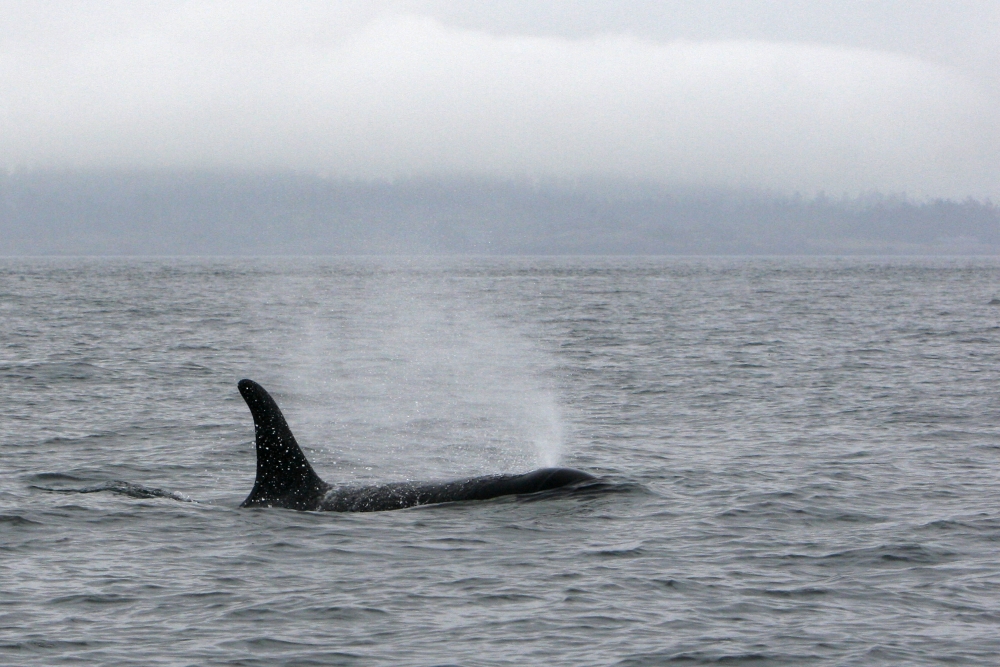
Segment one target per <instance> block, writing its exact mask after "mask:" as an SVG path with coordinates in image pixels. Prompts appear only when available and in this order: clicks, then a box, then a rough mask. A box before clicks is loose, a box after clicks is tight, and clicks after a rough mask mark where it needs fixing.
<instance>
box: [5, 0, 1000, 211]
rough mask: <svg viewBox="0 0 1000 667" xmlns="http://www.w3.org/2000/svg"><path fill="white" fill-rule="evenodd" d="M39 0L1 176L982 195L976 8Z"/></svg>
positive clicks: (991, 93)
mask: <svg viewBox="0 0 1000 667" xmlns="http://www.w3.org/2000/svg"><path fill="white" fill-rule="evenodd" d="M659 5H660V3H644V2H640V3H630V5H629V9H628V11H625V10H624V9H622V8H620V7H619V6H618V5H617V4H614V3H603V2H585V3H572V4H560V5H548V4H539V3H522V2H515V3H507V4H505V5H504V7H502V8H500V7H498V8H479V9H475V8H469V7H466V6H465V5H463V4H459V3H450V2H382V3H354V2H346V3H336V5H335V6H333V7H329V6H326V3H309V2H293V3H275V2H252V3H244V2H241V3H236V2H210V3H181V2H148V3H116V2H105V3H100V4H98V5H96V6H95V5H93V4H92V3H74V2H68V3H60V4H59V5H58V8H57V9H56V10H55V11H53V9H52V7H49V6H48V5H45V4H43V3H32V2H17V1H10V2H4V3H2V8H3V11H2V12H0V35H2V36H3V39H2V40H0V99H2V100H3V101H2V102H0V156H2V158H0V162H2V164H0V166H2V167H3V168H6V169H7V170H8V171H14V172H20V171H25V170H28V171H32V170H39V169H79V168H115V169H134V168H170V169H178V168H180V169H190V168H226V169H233V168H236V169H255V170H260V169H264V170H273V169H290V170H296V171H303V172H306V173H310V174H320V175H326V176H332V177H338V178H357V179H371V178H375V179H398V178H410V177H456V176H461V177H486V178H528V179H531V178H569V179H572V178H579V177H594V176H597V177H613V178H625V179H641V180H651V181H655V182H658V183H663V184H667V185H674V186H692V185H695V186H712V187H737V188H763V189H770V190H776V191H779V192H786V193H791V192H794V191H796V190H800V191H803V192H805V193H807V194H813V193H815V192H816V191H819V190H826V191H830V192H835V193H840V192H848V193H852V194H857V193H859V192H867V191H871V190H880V191H883V192H889V193H894V192H907V193H909V194H911V195H915V196H930V197H939V196H941V197H951V198H957V199H961V198H964V197H967V196H973V197H977V198H986V197H993V198H996V197H997V196H998V195H1000V189H998V188H1000V185H998V183H1000V178H998V177H1000V167H998V166H997V165H1000V159H998V155H1000V130H998V129H997V128H998V124H997V123H996V112H995V109H996V108H997V101H998V99H1000V97H998V94H997V91H998V90H1000V87H998V81H1000V76H998V74H997V65H996V59H995V57H994V56H992V55H990V54H994V55H995V53H996V52H997V51H996V49H997V37H996V36H995V35H994V34H993V33H992V31H990V30H988V29H987V28H986V26H989V25H996V24H997V19H998V18H1000V17H998V16H997V14H998V9H997V5H996V4H995V3H988V2H985V3H984V2H978V3H977V2H970V3H961V4H960V5H954V4H952V3H937V2H923V3H907V4H906V5H898V4H896V3H889V2H874V3H860V2H848V3H840V4H838V10H837V11H834V10H832V9H825V8H815V7H812V3H798V2H772V3H743V2H730V3H714V4H710V5H703V4H702V3H672V8H670V9H664V8H662V7H660V6H659Z"/></svg>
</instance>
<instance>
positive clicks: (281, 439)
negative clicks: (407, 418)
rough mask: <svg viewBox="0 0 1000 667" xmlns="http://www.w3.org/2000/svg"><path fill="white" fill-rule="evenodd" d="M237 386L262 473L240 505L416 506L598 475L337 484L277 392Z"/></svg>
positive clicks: (550, 472) (561, 471)
mask: <svg viewBox="0 0 1000 667" xmlns="http://www.w3.org/2000/svg"><path fill="white" fill-rule="evenodd" d="M237 386H238V387H239V390H240V394H241V395H242V396H243V400H245V401H246V402H247V406H248V407H249V408H250V414H252V415H253V425H254V433H255V437H256V446H257V478H256V480H255V481H254V485H253V490H252V491H250V495H249V496H247V499H246V500H244V501H243V503H242V504H241V505H240V507H282V508H285V509H292V510H300V511H318V510H321V511H331V512H383V511H387V510H398V509H403V508H406V507H414V506H416V505H432V504H437V503H449V502H455V501H460V500H487V499H489V498H496V497H499V496H509V495H521V494H529V493H538V492H540V491H548V490H551V489H558V488H561V487H564V486H571V485H574V484H582V483H584V482H590V481H594V480H596V479H597V478H596V477H594V476H593V475H590V474H588V473H585V472H583V471H580V470H574V469H572V468H542V469H540V470H535V471H533V472H529V473H525V474H522V475H486V476H484V477H473V478H471V479H460V480H454V481H448V482H396V483H393V484H384V485H381V486H365V487H357V488H334V487H333V486H332V485H330V484H327V483H326V482H324V481H323V480H322V479H320V478H319V475H317V474H316V472H315V471H314V470H313V469H312V466H311V465H309V461H308V460H306V456H305V454H303V453H302V449H301V448H300V447H299V445H298V443H297V442H296V441H295V436H294V435H292V431H291V429H290V428H288V423H287V422H286V421H285V417H284V415H282V414H281V410H280V409H279V408H278V404H277V403H276V402H275V401H274V399H273V398H271V395H270V394H268V393H267V391H265V389H264V388H263V387H261V386H260V385H259V384H257V383H256V382H254V381H253V380H240V382H239V384H238V385H237Z"/></svg>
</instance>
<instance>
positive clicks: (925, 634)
mask: <svg viewBox="0 0 1000 667" xmlns="http://www.w3.org/2000/svg"><path fill="white" fill-rule="evenodd" d="M997 296H1000V264H998V263H997V262H994V261H989V260H937V261H931V260H896V261H892V262H888V261H881V262H880V261H868V260H833V259H829V260H794V259H789V260H758V259H755V260H740V259H704V260H696V259H686V260H681V259H673V260H668V259H663V260H658V259H646V260H635V259H585V258H581V259H517V260H514V259H512V260H472V259H463V260H429V259H425V260H412V261H408V260H404V259H384V260H374V259H328V260H319V259H314V260H271V261H265V260H197V261H196V260H150V261H139V260H96V259H95V260H81V259H75V260H2V261H0V350H2V351H0V452H2V458H0V663H2V664H11V665H90V664H94V665H510V664H517V665H536V664H537V665H660V664H673V663H678V664H717V663H723V664H745V663H746V664H755V665H876V664H877V665H891V664H898V665H932V664H962V665H994V664H996V663H997V660H998V655H1000V557H998V554H997V548H998V546H1000V510H998V505H1000V493H998V491H1000V429H998V426H997V425H998V423H1000V383H998V380H1000V364H998V361H1000V359H998V351H1000V306H998V305H993V304H991V303H990V302H991V300H992V299H994V298H995V297H997ZM243 377H249V378H252V379H254V380H257V381H258V382H260V383H261V384H263V385H264V386H265V387H267V388H268V389H269V390H270V391H271V393H272V394H273V395H274V396H275V397H276V399H277V400H278V402H279V404H280V405H281V406H282V407H283V409H284V411H285V414H286V416H287V418H288V421H289V423H290V425H291V427H292V429H293V431H295V433H296V435H297V437H298V439H299V441H300V443H302V444H303V445H304V447H305V449H306V452H307V455H308V456H309V457H310V458H311V460H312V462H313V466H314V467H315V468H316V470H317V472H318V473H319V474H320V476H322V477H323V478H324V479H326V480H327V481H329V482H332V483H336V484H341V483H343V484H351V483H360V482H365V483H368V482H379V481H397V480H405V479H419V480H425V479H448V478H456V477H462V476H466V475H477V474H486V473H493V472H516V471H524V470H529V469H531V468H534V467H537V466H541V465H553V464H557V463H558V464H561V465H568V466H573V467H577V468H580V469H583V470H586V471H589V472H591V473H594V474H596V475H599V476H601V477H602V478H603V479H604V481H605V484H604V485H603V486H601V487H599V488H594V489H590V490H586V489H584V490H582V491H580V492H571V493H566V494H561V495H560V494H557V495H554V496H550V497H542V498H531V497H523V498H502V499H496V500H493V501H486V502H479V503H455V504H450V505H439V506H427V507H420V508H414V509H410V510H402V511H397V512H385V513H376V514H356V515H346V514H335V513H297V512H293V511H287V510H277V509H260V510H240V509H237V505H238V504H239V503H240V501H241V500H242V499H243V498H244V497H245V495H246V494H247V493H248V492H249V490H250V487H251V485H252V483H253V476H254V469H255V468H254V466H255V462H254V450H253V442H252V439H253V426H252V421H251V419H250V415H249V412H248V410H247V408H246V406H245V404H244V403H243V402H242V400H241V398H240V396H239V394H238V392H237V391H236V382H237V381H238V380H239V379H241V378H243ZM82 491H85V493H82Z"/></svg>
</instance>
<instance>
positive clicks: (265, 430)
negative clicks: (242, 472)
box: [237, 380, 330, 510]
mask: <svg viewBox="0 0 1000 667" xmlns="http://www.w3.org/2000/svg"><path fill="white" fill-rule="evenodd" d="M237 386H238V387H239V389H240V394H241V395H242V396H243V400H245V401H246V402H247V407H249V408H250V414H252V415H253V426H254V432H255V434H256V440H257V479H256V481H255V482H254V485H253V490H252V491H250V495H249V496H247V499H246V500H244V501H243V503H242V504H241V505H240V507H258V506H265V507H271V506H273V507H286V508H288V509H299V510H308V509H315V507H313V505H316V504H318V501H319V498H321V497H322V495H323V494H324V493H325V492H326V490H327V489H328V488H330V487H329V486H328V485H327V484H326V483H325V482H324V481H323V480H321V479H320V478H319V476H318V475H317V474H316V472H315V471H314V470H313V469H312V466H311V465H309V461H308V460H307V459H306V455H305V454H303V453H302V449H301V448H300V447H299V445H298V443H297V442H295V436H294V435H292V429H290V428H288V422H286V421H285V416H284V415H282V414H281V410H280V409H279V408H278V404H277V403H275V402H274V399H273V398H271V395H270V394H268V393H267V391H265V390H264V388H263V387H261V386H260V385H259V384H257V383H256V382H254V381H253V380H240V382H239V384H238V385H237Z"/></svg>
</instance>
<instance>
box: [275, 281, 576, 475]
mask: <svg viewBox="0 0 1000 667" xmlns="http://www.w3.org/2000/svg"><path fill="white" fill-rule="evenodd" d="M290 287H292V285H290ZM294 289H296V290H299V291H303V290H304V291H308V293H309V301H310V306H309V307H308V308H302V310H301V312H300V313H299V315H297V317H299V318H300V324H301V326H300V327H299V328H298V329H297V331H296V334H295V336H294V338H293V339H292V340H289V341H287V343H285V344H284V345H283V346H282V350H281V353H282V362H281V363H282V370H283V373H284V374H285V376H286V378H285V379H286V384H287V385H288V386H289V387H293V388H294V391H295V392H296V394H297V395H298V398H297V402H296V404H295V405H289V406H288V407H287V408H286V414H287V415H288V417H289V420H290V421H293V420H294V424H295V426H293V428H294V430H295V432H296V434H297V435H298V437H299V440H300V442H301V443H302V444H303V445H306V446H308V445H313V446H316V447H320V448H322V449H323V450H324V453H325V454H326V455H328V456H332V458H334V459H335V460H336V465H337V466H338V467H339V470H338V474H339V475H340V476H341V477H342V478H345V479H355V480H361V479H364V478H378V479H387V478H401V479H402V478H411V479H412V478H420V477H429V478H434V477H436V478H442V477H454V476H461V475H475V474H483V473H489V472H513V471H523V470H528V469H531V468H535V467H539V466H554V465H557V464H558V462H559V460H560V457H561V450H562V437H563V422H562V418H561V414H560V410H559V406H558V402H557V400H556V394H555V391H554V389H553V387H551V386H550V384H549V383H548V382H547V380H546V376H547V375H550V374H551V363H552V362H551V360H550V358H549V357H548V355H546V354H545V353H544V352H542V351H541V350H540V349H539V348H538V347H537V346H535V345H534V344H533V343H532V341H531V340H530V339H528V338H527V337H526V336H525V335H523V333H522V332H520V331H518V330H517V329H516V328H515V327H514V326H509V325H505V324H504V323H501V322H500V321H498V320H497V319H496V318H493V317H491V316H490V315H489V314H488V312H487V311H486V310H485V309H483V308H481V307H479V305H477V304H476V303H475V299H474V296H473V295H469V294H467V293H465V292H463V290H462V289H461V288H460V287H459V286H457V285H455V284H453V283H451V282H449V281H448V280H447V279H446V276H444V275H442V274H441V273H440V272H430V273H422V272H412V271H383V272H379V271H374V272H371V273H369V274H365V275H362V276H359V277H355V278H353V279H351V280H345V279H344V277H343V276H336V275H334V276H327V277H324V278H317V279H315V280H313V281H312V283H311V284H302V283H297V284H295V285H294Z"/></svg>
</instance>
